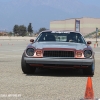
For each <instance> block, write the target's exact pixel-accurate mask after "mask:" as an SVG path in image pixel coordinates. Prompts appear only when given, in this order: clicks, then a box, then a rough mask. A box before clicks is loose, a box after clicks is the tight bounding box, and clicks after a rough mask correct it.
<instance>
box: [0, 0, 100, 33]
mask: <svg viewBox="0 0 100 100" xmlns="http://www.w3.org/2000/svg"><path fill="white" fill-rule="evenodd" d="M99 11H100V0H0V30H4V29H5V30H7V31H12V30H13V26H14V25H15V24H17V25H25V26H28V24H29V23H30V22H31V23H32V25H33V30H34V31H37V30H38V29H39V28H41V27H46V28H47V29H49V25H50V21H52V20H64V19H68V18H77V17H78V18H80V17H95V18H100V12H99Z"/></svg>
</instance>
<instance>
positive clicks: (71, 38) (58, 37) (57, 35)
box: [36, 32, 85, 44]
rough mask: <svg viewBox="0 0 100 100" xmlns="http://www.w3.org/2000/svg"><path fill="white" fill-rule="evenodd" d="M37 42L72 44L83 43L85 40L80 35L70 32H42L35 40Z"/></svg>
mask: <svg viewBox="0 0 100 100" xmlns="http://www.w3.org/2000/svg"><path fill="white" fill-rule="evenodd" d="M36 41H38V42H47V41H48V42H53V41H55V42H74V43H84V44H85V40H84V38H83V37H82V35H81V34H80V33H76V32H70V33H64V32H42V33H41V34H40V35H39V36H38V38H37V39H36Z"/></svg>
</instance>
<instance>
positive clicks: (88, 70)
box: [83, 64, 95, 76]
mask: <svg viewBox="0 0 100 100" xmlns="http://www.w3.org/2000/svg"><path fill="white" fill-rule="evenodd" d="M94 69H95V67H94V64H92V65H90V66H88V68H86V69H83V74H84V75H92V76H93V75H94Z"/></svg>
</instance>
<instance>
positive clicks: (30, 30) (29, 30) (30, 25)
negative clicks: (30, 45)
mask: <svg viewBox="0 0 100 100" xmlns="http://www.w3.org/2000/svg"><path fill="white" fill-rule="evenodd" d="M28 32H29V33H30V34H32V33H33V29H32V24H31V23H29V25H28Z"/></svg>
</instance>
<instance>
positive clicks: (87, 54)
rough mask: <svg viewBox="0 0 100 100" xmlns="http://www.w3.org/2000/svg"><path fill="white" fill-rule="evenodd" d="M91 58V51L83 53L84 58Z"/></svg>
mask: <svg viewBox="0 0 100 100" xmlns="http://www.w3.org/2000/svg"><path fill="white" fill-rule="evenodd" d="M91 56H92V51H91V50H85V51H84V57H86V58H90V57H91Z"/></svg>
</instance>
